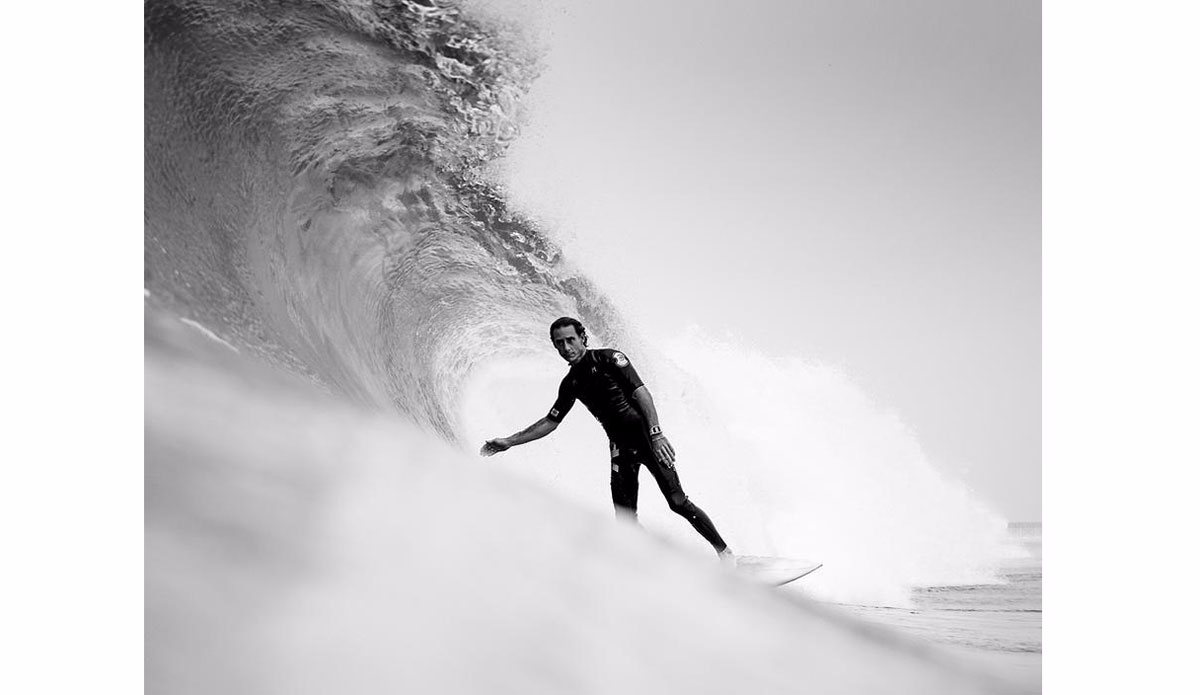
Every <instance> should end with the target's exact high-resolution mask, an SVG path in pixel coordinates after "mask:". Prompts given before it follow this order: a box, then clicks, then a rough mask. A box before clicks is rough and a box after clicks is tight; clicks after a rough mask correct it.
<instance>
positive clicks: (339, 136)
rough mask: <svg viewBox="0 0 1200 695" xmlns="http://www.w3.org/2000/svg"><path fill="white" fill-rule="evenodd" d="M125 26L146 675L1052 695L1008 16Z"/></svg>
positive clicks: (572, 4) (1022, 34)
mask: <svg viewBox="0 0 1200 695" xmlns="http://www.w3.org/2000/svg"><path fill="white" fill-rule="evenodd" d="M143 8H144V26H143V33H144V62H143V66H142V67H143V70H144V93H143V104H144V112H143V119H144V123H143V125H144V150H143V158H144V174H143V184H144V210H143V219H144V238H143V243H144V249H143V280H144V286H143V304H144V478H145V488H144V510H145V516H144V528H145V536H144V544H145V546H144V563H145V566H144V581H145V584H144V587H145V595H144V602H145V620H144V629H145V634H144V645H145V647H144V648H145V654H144V678H145V683H144V685H145V692H147V693H153V694H154V695H160V694H161V695H192V694H202V693H262V694H279V695H285V694H286V695H301V694H305V693H313V694H317V693H439V694H441V693H445V694H451V695H460V694H470V693H513V694H521V695H538V694H545V695H551V694H560V693H571V694H576V693H622V694H625V695H637V694H641V693H647V694H662V693H688V694H698V693H712V694H728V693H751V694H758V693H801V692H803V693H851V694H858V693H863V694H867V693H889V694H897V693H912V694H914V695H917V694H919V695H933V694H936V693H954V694H956V695H964V694H967V693H981V694H985V693H986V694H1000V693H1010V694H1028V693H1041V692H1042V652H1043V649H1042V644H1043V640H1042V627H1043V626H1042V605H1043V603H1042V593H1043V592H1042V520H1043V505H1042V434H1043V431H1042V366H1043V363H1042V340H1043V324H1042V318H1043V316H1042V300H1043V296H1042V295H1043V284H1042V277H1043V276H1042V270H1043V255H1042V241H1043V240H1042V202H1043V201H1042V67H1043V66H1042V6H1041V3H1040V2H1036V1H1024V0H1015V1H1007V2H1002V1H998V0H908V1H905V2H880V1H878V0H840V1H831V0H821V1H816V0H795V1H786V0H748V1H747V2H741V3H729V2H726V3H715V2H696V1H694V0H641V1H640V2H633V1H632V0H612V1H611V2H588V1H586V0H375V1H365V0H363V1H357V0H354V1H339V0H307V1H304V2H277V1H273V0H272V1H267V0H245V1H242V2H226V1H220V0H146V1H145V2H144V5H143ZM1110 559H1111V558H1110Z"/></svg>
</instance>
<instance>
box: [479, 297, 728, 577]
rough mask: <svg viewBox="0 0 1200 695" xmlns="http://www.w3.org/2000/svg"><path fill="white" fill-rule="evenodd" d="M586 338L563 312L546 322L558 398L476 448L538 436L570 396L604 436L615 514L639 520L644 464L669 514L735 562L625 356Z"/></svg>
mask: <svg viewBox="0 0 1200 695" xmlns="http://www.w3.org/2000/svg"><path fill="white" fill-rule="evenodd" d="M587 340H588V336H587V330H586V329H584V327H583V324H581V323H580V322H579V321H578V320H576V319H573V318H570V317H565V316H564V317H563V318H560V319H558V320H556V321H555V322H554V323H552V324H550V341H551V342H552V343H554V348H555V349H556V350H558V354H559V355H561V356H562V358H563V359H564V360H566V361H567V363H568V364H569V365H571V366H570V369H569V370H568V371H567V375H566V376H565V377H563V380H562V384H560V385H559V387H558V400H556V401H555V402H554V407H552V408H551V409H550V413H549V414H548V415H546V417H543V418H542V419H540V420H538V421H537V422H535V423H533V424H532V425H530V426H529V427H526V428H525V429H523V430H521V431H520V432H518V433H516V434H514V435H512V436H509V437H501V438H499V439H490V440H488V441H487V443H486V444H484V445H483V448H482V449H481V450H480V452H479V453H480V454H482V455H483V456H491V455H492V454H497V453H500V452H501V451H506V450H508V449H510V448H512V447H514V446H517V445H519V444H525V443H527V442H532V441H533V440H535V439H541V438H542V437H545V436H546V435H548V434H550V433H551V432H553V431H554V430H555V429H556V428H557V427H558V424H559V423H560V422H562V420H563V418H565V417H566V416H567V413H568V412H569V411H570V410H571V406H573V405H575V401H576V399H578V400H580V401H583V404H584V406H586V407H587V409H588V410H589V411H591V413H592V415H594V416H595V417H596V419H597V420H599V421H600V425H601V426H602V427H603V428H604V432H605V433H606V434H607V435H608V439H609V449H610V454H611V458H612V475H611V478H610V480H611V487H612V498H613V505H614V506H615V507H616V510H617V512H618V513H622V512H624V513H627V514H629V515H630V516H631V517H633V518H634V519H636V518H637V496H638V473H639V471H640V470H641V467H642V466H643V465H645V466H646V468H648V469H650V473H651V474H652V475H653V476H654V480H655V481H656V482H657V483H658V488H659V489H660V490H661V491H662V493H663V496H664V497H666V498H667V504H668V505H669V506H670V508H671V511H673V512H675V513H676V514H678V515H680V516H682V517H683V518H684V519H687V520H688V522H689V523H690V524H691V525H692V527H693V528H695V529H696V531H697V532H699V534H700V535H701V536H703V537H704V540H706V541H708V542H709V543H711V544H712V546H713V549H714V550H716V551H717V554H718V555H719V556H720V557H721V559H722V561H730V562H731V561H733V554H732V553H731V552H730V550H729V547H728V546H727V545H726V544H725V541H724V540H722V538H721V534H719V533H717V529H716V527H714V526H713V523H712V520H710V519H709V518H708V515H707V514H705V513H704V510H702V509H700V508H699V507H697V506H696V505H695V504H694V503H692V501H691V500H689V499H688V496H687V495H685V494H684V492H683V487H682V486H681V485H680V483H679V474H678V473H677V472H676V470H675V449H674V448H673V447H672V446H671V442H670V441H668V440H667V437H666V435H665V434H663V431H662V428H661V427H660V426H659V424H658V412H657V411H656V410H655V409H654V399H653V398H651V397H650V390H649V389H647V388H646V385H645V384H643V383H642V380H641V378H640V377H638V373H637V372H636V371H635V370H634V368H633V365H632V364H630V362H629V358H628V357H626V356H625V355H624V353H621V352H620V351H617V350H610V349H596V350H589V349H588V347H587Z"/></svg>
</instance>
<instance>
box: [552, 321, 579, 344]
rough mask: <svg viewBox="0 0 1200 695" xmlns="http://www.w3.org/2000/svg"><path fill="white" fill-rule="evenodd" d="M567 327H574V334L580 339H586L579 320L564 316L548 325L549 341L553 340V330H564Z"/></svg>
mask: <svg viewBox="0 0 1200 695" xmlns="http://www.w3.org/2000/svg"><path fill="white" fill-rule="evenodd" d="M567 326H574V327H575V333H576V335H578V336H579V337H580V338H586V337H587V329H586V328H584V327H583V324H582V323H580V322H579V319H573V318H571V317H570V316H564V317H562V318H560V319H556V320H555V321H554V323H552V324H550V339H551V340H553V339H554V330H555V329H557V328H566V327H567Z"/></svg>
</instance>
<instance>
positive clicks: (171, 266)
mask: <svg viewBox="0 0 1200 695" xmlns="http://www.w3.org/2000/svg"><path fill="white" fill-rule="evenodd" d="M534 65H535V64H534V62H533V60H532V59H531V58H530V57H529V55H527V54H526V53H523V52H522V49H520V48H519V45H518V43H517V42H516V40H515V36H514V35H513V34H512V32H505V31H504V30H502V29H501V28H500V27H498V26H495V27H489V26H485V25H484V24H481V23H479V22H478V21H474V20H471V19H469V18H467V17H465V16H464V15H463V14H462V13H461V12H460V10H458V9H457V8H454V7H447V6H445V5H444V4H441V3H432V2H416V1H414V2H373V3H357V2H346V3H338V2H325V3H284V4H280V3H275V2H241V3H234V4H229V3H217V2H211V3H205V2H148V3H146V16H145V87H146V90H145V91H146V97H145V121H146V150H145V172H146V173H145V177H146V180H145V191H146V192H145V198H146V200H145V207H146V225H145V268H146V278H145V283H146V288H147V290H148V291H149V292H150V293H151V295H152V296H153V297H155V299H156V300H159V301H161V302H162V303H163V304H164V305H165V306H167V307H170V308H171V309H173V310H175V311H177V312H178V313H179V314H181V315H183V316H186V317H188V318H189V319H191V320H194V321H197V322H199V323H201V324H203V325H205V326H207V327H208V328H209V329H210V330H213V331H215V332H216V333H217V334H219V335H221V336H222V337H223V338H224V339H225V340H227V341H229V342H231V343H232V344H234V345H237V346H244V347H246V348H248V350H249V351H250V352H252V353H256V354H259V355H262V356H265V357H267V358H268V359H270V360H272V361H273V362H275V363H278V364H282V365H285V366H287V367H288V368H290V369H293V370H295V371H298V372H301V373H304V374H306V375H308V376H310V377H311V378H313V379H314V380H316V381H317V382H318V383H320V384H322V385H323V386H325V387H326V388H328V389H329V390H332V391H335V392H338V393H342V394H345V395H347V396H349V397H352V398H354V399H356V400H359V401H365V402H368V403H371V404H375V405H387V404H390V405H392V406H394V407H395V408H397V409H399V410H400V411H401V412H403V413H405V414H406V415H407V416H409V417H410V418H412V419H413V420H415V421H416V422H418V423H420V424H422V425H425V426H428V427H431V428H432V429H434V430H435V431H436V432H438V433H439V434H440V435H442V436H444V437H447V438H452V437H453V436H454V432H455V430H456V427H455V408H454V403H455V401H456V398H457V395H456V394H457V392H458V389H459V388H460V386H461V383H462V380H463V378H464V377H465V376H466V375H467V374H469V372H470V370H471V367H472V366H473V365H475V364H477V363H480V362H481V361H485V360H487V359H488V358H489V357H490V356H492V355H499V354H511V353H512V352H514V351H522V350H532V349H536V348H543V347H544V342H545V338H544V333H545V330H546V328H545V325H544V324H545V323H546V321H545V318H544V317H545V316H546V315H549V314H554V315H555V316H557V315H561V314H572V313H574V314H579V315H582V316H583V317H584V319H585V320H587V321H589V322H591V323H593V324H594V325H595V326H596V329H597V330H598V331H599V332H600V333H601V334H604V333H605V332H606V331H609V332H610V331H611V328H608V327H609V325H610V323H611V321H609V320H608V318H607V317H608V313H607V311H606V303H605V302H604V300H603V299H602V298H600V297H598V296H597V295H596V293H595V292H594V291H593V290H592V289H591V288H590V287H589V286H588V284H587V283H586V281H584V280H583V279H582V278H579V277H577V276H574V275H572V274H571V273H569V272H567V271H566V270H564V268H563V265H562V263H561V259H560V255H559V253H558V251H557V250H556V249H555V248H554V247H553V246H552V245H551V244H549V243H548V242H547V241H546V240H545V238H544V237H543V236H542V235H541V234H539V233H538V232H537V231H535V230H534V229H533V228H532V226H531V225H529V224H527V223H526V222H524V221H522V220H520V219H518V218H516V217H515V216H513V215H512V214H511V213H510V212H509V211H508V209H507V208H506V206H505V204H504V202H503V200H502V199H501V197H500V196H499V195H498V194H497V192H496V189H495V187H494V186H493V185H491V184H489V183H487V182H486V181H485V180H484V179H483V178H482V177H481V176H480V171H481V167H482V166H483V165H484V164H485V163H486V162H488V161H490V160H491V159H493V158H494V157H495V156H496V155H497V154H498V153H499V152H500V151H502V150H503V148H504V146H505V144H506V143H507V142H508V141H510V140H511V138H512V137H513V136H514V135H515V133H516V126H515V122H516V118H517V117H518V115H519V111H518V108H517V103H518V102H517V97H518V96H519V95H520V93H522V92H523V91H524V90H525V88H526V87H527V85H528V83H529V81H530V79H532V77H533V75H534Z"/></svg>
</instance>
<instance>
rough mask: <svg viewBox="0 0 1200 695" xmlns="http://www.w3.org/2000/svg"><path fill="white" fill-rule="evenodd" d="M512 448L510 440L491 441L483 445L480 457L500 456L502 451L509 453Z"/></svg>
mask: <svg viewBox="0 0 1200 695" xmlns="http://www.w3.org/2000/svg"><path fill="white" fill-rule="evenodd" d="M511 448H512V444H509V443H508V440H507V439H505V438H503V437H501V438H500V439H489V440H487V442H486V443H485V444H484V445H483V448H482V449H480V450H479V455H480V456H491V455H492V454H498V453H500V452H501V451H508V450H509V449H511Z"/></svg>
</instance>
